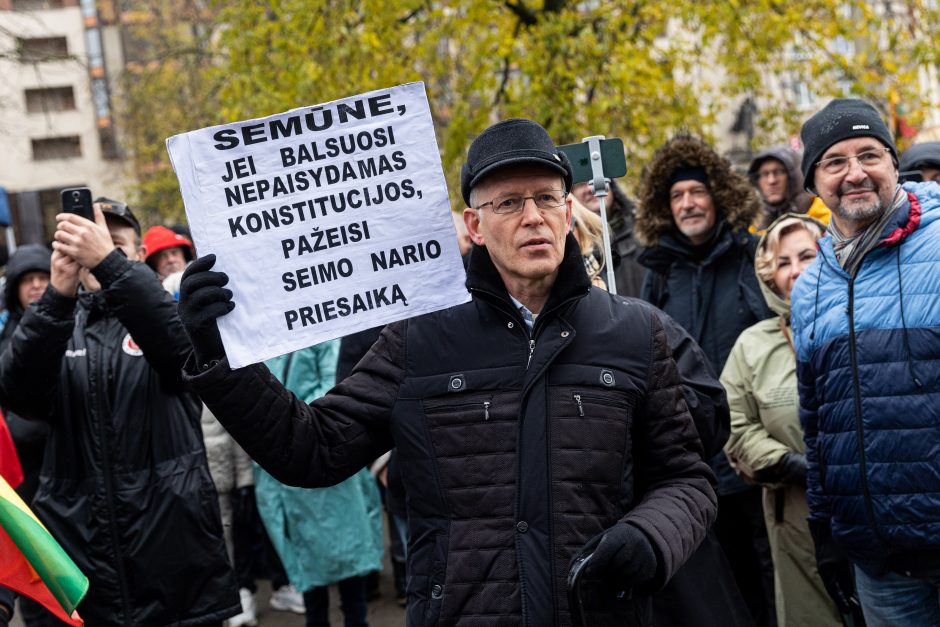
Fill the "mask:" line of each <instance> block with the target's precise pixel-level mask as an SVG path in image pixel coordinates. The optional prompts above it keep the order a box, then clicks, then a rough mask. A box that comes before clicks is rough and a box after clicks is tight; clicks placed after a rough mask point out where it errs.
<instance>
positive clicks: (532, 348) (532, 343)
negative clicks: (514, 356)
mask: <svg viewBox="0 0 940 627" xmlns="http://www.w3.org/2000/svg"><path fill="white" fill-rule="evenodd" d="M534 352H535V339H534V338H529V360H528V361H526V362H525V369H526V370H528V369H529V364H531V363H532V353H534Z"/></svg>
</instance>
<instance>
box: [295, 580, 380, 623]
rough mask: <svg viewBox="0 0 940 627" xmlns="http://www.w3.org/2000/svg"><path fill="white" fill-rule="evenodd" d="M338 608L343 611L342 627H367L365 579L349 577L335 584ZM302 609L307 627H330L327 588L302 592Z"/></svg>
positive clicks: (322, 587) (328, 593)
mask: <svg viewBox="0 0 940 627" xmlns="http://www.w3.org/2000/svg"><path fill="white" fill-rule="evenodd" d="M337 587H338V588H339V599H340V607H341V608H342V610H343V626H344V627H369V623H368V622H366V613H367V612H368V604H367V602H366V578H365V577H350V578H349V579H343V580H342V581H340V582H339V583H338V584H337ZM304 607H305V608H306V610H307V623H306V625H307V627H329V626H330V592H329V588H328V587H327V586H321V587H319V588H312V589H310V590H308V591H307V592H304Z"/></svg>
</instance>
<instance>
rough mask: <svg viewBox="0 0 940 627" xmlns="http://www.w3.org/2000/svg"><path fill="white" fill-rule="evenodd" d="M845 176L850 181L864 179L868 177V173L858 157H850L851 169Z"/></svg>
mask: <svg viewBox="0 0 940 627" xmlns="http://www.w3.org/2000/svg"><path fill="white" fill-rule="evenodd" d="M845 178H846V179H847V180H849V181H863V180H865V179H866V178H868V173H867V172H865V168H863V167H862V164H861V163H860V162H859V160H858V159H849V171H848V172H846V173H845Z"/></svg>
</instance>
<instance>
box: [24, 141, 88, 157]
mask: <svg viewBox="0 0 940 627" xmlns="http://www.w3.org/2000/svg"><path fill="white" fill-rule="evenodd" d="M81 156H82V141H81V139H80V138H79V137H78V135H73V136H71V137H47V138H45V139H34V140H33V161H46V160H48V159H69V158H71V157H81Z"/></svg>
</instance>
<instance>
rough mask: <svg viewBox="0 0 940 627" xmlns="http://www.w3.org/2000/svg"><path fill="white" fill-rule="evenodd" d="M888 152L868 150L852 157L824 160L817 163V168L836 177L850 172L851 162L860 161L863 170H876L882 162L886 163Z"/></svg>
mask: <svg viewBox="0 0 940 627" xmlns="http://www.w3.org/2000/svg"><path fill="white" fill-rule="evenodd" d="M886 152H888V149H887V148H878V149H873V150H866V151H865V152H860V153H858V154H857V155H852V156H851V157H831V158H829V159H823V160H822V161H817V162H816V166H817V167H819V168H822V171H823V172H825V173H826V174H831V175H833V176H835V175H838V174H842V173H844V172H845V171H846V170H848V169H849V162H850V161H851V160H852V159H858V164H859V165H860V166H862V168H863V169H865V170H867V169H868V168H874V167H875V166H877V165H880V164H881V162H882V161H884V156H885V153H886Z"/></svg>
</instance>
